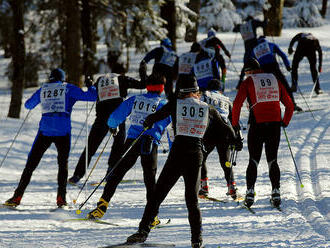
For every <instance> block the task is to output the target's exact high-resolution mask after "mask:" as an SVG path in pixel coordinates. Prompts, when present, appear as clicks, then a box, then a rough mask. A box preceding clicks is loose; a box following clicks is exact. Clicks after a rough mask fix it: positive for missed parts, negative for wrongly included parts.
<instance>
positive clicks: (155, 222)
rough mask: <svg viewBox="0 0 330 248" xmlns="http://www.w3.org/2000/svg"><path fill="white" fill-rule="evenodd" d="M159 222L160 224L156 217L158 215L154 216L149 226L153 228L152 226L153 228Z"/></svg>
mask: <svg viewBox="0 0 330 248" xmlns="http://www.w3.org/2000/svg"><path fill="white" fill-rule="evenodd" d="M159 224H160V220H159V219H158V216H156V217H155V218H154V221H153V222H152V223H151V224H150V228H151V229H153V228H155V227H156V226H157V225H159Z"/></svg>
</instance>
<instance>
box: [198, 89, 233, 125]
mask: <svg viewBox="0 0 330 248" xmlns="http://www.w3.org/2000/svg"><path fill="white" fill-rule="evenodd" d="M202 100H203V102H206V103H208V104H210V105H212V106H213V107H215V109H216V110H217V111H218V112H219V113H220V115H221V116H222V117H223V118H224V119H225V120H226V121H227V119H228V115H229V108H230V106H231V102H230V100H229V98H228V97H226V96H224V95H222V94H220V93H215V92H209V91H206V92H204V94H203V96H202Z"/></svg>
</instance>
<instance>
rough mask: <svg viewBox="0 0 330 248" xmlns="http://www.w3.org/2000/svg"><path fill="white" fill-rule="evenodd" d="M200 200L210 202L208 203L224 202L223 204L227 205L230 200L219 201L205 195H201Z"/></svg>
mask: <svg viewBox="0 0 330 248" xmlns="http://www.w3.org/2000/svg"><path fill="white" fill-rule="evenodd" d="M198 198H199V199H204V200H208V201H214V202H222V203H227V202H228V200H226V199H219V198H214V197H211V196H205V195H199V196H198Z"/></svg>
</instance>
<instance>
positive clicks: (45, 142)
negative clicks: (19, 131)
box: [14, 132, 71, 199]
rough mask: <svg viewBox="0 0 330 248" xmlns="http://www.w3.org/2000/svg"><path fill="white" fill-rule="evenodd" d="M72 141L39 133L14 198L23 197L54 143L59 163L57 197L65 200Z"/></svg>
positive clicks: (68, 138) (68, 136) (63, 137)
mask: <svg viewBox="0 0 330 248" xmlns="http://www.w3.org/2000/svg"><path fill="white" fill-rule="evenodd" d="M70 139H71V136H70V135H69V134H68V135H66V136H44V135H43V134H42V133H41V132H38V134H37V136H36V138H35V140H34V143H33V145H32V148H31V151H30V153H29V155H28V159H27V162H26V165H25V168H24V170H23V173H22V176H21V179H20V182H19V184H18V187H17V188H16V190H15V194H14V197H16V196H23V194H24V192H25V189H26V187H27V186H28V184H29V183H30V180H31V176H32V173H33V171H34V170H35V169H36V168H37V166H38V164H39V162H40V160H41V158H42V156H43V154H44V153H45V152H46V150H47V149H48V148H49V147H50V145H51V144H52V143H54V144H55V146H56V149H57V163H58V174H57V181H58V190H57V195H59V196H62V198H63V199H65V196H66V184H67V179H68V158H69V152H70Z"/></svg>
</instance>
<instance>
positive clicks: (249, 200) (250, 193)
mask: <svg viewBox="0 0 330 248" xmlns="http://www.w3.org/2000/svg"><path fill="white" fill-rule="evenodd" d="M253 203H254V189H248V190H246V195H245V200H244V206H246V207H248V208H250V207H251V206H252V205H253Z"/></svg>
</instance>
